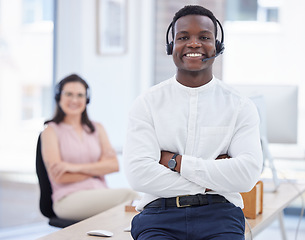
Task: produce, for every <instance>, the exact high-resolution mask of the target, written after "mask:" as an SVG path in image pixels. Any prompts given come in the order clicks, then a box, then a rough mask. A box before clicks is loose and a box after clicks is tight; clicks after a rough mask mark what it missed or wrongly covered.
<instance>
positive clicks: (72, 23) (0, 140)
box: [0, 0, 305, 230]
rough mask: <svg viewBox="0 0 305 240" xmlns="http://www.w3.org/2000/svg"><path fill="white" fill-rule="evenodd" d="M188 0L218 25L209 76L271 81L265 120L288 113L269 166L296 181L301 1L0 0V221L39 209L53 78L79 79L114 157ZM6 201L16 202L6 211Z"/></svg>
mask: <svg viewBox="0 0 305 240" xmlns="http://www.w3.org/2000/svg"><path fill="white" fill-rule="evenodd" d="M187 4H200V5H203V6H205V7H207V8H208V9H210V10H212V12H213V13H214V14H215V16H216V17H217V18H218V19H219V20H220V21H221V22H222V24H223V28H224V32H225V34H224V43H225V51H224V54H223V55H221V56H219V57H218V58H217V59H216V60H215V64H214V74H215V76H216V77H218V78H220V79H222V80H223V81H224V82H226V83H228V84H232V85H236V86H240V85H243V86H244V85H247V86H250V88H251V89H252V90H253V89H256V87H258V89H261V87H264V86H266V88H269V89H270V87H271V89H273V91H271V92H270V91H269V92H268V97H267V98H268V99H271V100H270V101H273V102H272V104H273V105H272V106H271V107H270V106H269V108H267V110H268V112H267V115H268V116H269V119H268V120H269V126H270V125H273V126H277V125H276V123H277V122H278V121H279V120H280V119H279V118H286V117H287V121H285V124H286V125H279V126H277V128H276V130H273V131H274V132H277V133H279V132H283V136H280V137H278V138H277V136H276V137H272V136H271V133H270V134H269V133H268V134H269V135H270V138H272V139H269V140H270V149H271V152H272V154H273V156H274V157H275V165H276V166H277V168H278V169H279V172H280V173H281V174H279V175H282V176H283V177H284V178H290V177H293V178H298V179H305V177H304V174H305V173H304V169H305V157H304V156H305V154H304V150H305V131H304V123H305V119H304V118H305V100H304V96H305V94H304V91H305V81H304V62H303V60H302V59H303V57H302V56H303V54H304V53H305V44H303V43H304V42H305V28H304V26H303V23H304V22H305V15H304V14H303V12H304V9H305V2H303V1H300V0H197V1H195V0H194V1H185V0H166V1H164V0H0V229H1V228H9V227H16V226H20V225H23V224H25V223H31V222H34V223H35V222H39V221H42V220H45V219H44V218H43V217H42V216H41V215H40V213H39V210H38V192H37V191H38V189H37V178H36V174H35V150H36V144H37V137H38V135H39V133H40V132H41V131H42V130H43V127H44V126H43V122H44V121H45V120H47V119H50V118H51V117H52V115H53V109H54V86H55V84H56V82H58V81H60V80H61V79H62V78H63V77H65V76H67V75H69V74H71V73H77V74H79V75H81V76H82V77H83V78H84V79H86V81H87V82H88V83H89V85H90V89H91V102H90V105H89V106H88V110H89V115H90V117H91V118H92V119H93V120H95V121H99V122H101V123H102V124H103V125H104V126H105V128H106V130H107V132H108V135H109V137H110V140H111V142H112V144H113V146H114V147H115V149H116V150H117V152H118V154H119V156H120V154H121V152H122V147H123V145H124V139H125V129H126V124H127V122H126V121H127V115H128V111H129V108H130V106H131V104H132V103H133V101H134V99H135V98H136V97H137V96H138V95H139V94H140V93H142V92H143V91H145V90H146V89H147V88H149V87H150V86H152V85H154V84H157V83H159V82H161V81H163V80H165V79H167V78H169V77H171V76H173V74H174V73H175V66H174V64H173V63H172V59H171V56H167V55H166V53H165V37H166V36H165V33H166V30H167V27H168V25H169V23H170V22H171V19H172V17H173V15H174V13H175V12H176V11H177V10H179V9H180V8H181V7H183V6H184V5H187ZM219 37H220V36H219ZM251 86H252V87H253V88H252V87H251ZM291 89H293V90H291ZM283 106H284V107H283ZM289 109H296V111H293V112H292V113H291V112H288V113H287V112H285V111H286V110H287V111H289ZM280 114H282V115H280ZM272 116H273V117H272ZM279 116H283V117H279ZM271 118H272V123H271V122H270V121H271V120H270V119H271ZM285 129H286V130H287V131H285ZM267 130H268V129H267ZM280 138H281V139H280ZM120 159H121V156H120ZM281 169H282V170H281ZM109 179H110V186H112V187H121V186H128V184H127V183H126V181H125V179H124V175H123V173H118V174H114V175H113V176H110V177H109ZM31 194H32V195H31ZM11 199H14V200H11ZM21 202H22V205H24V206H26V207H25V208H27V211H28V212H29V214H28V213H26V212H24V211H25V210H23V209H24V206H22V207H21V206H19V205H20V203H21ZM9 203H10V204H12V203H16V204H17V205H16V206H15V207H14V210H9V207H8V205H7V204H9ZM18 204H19V205H18ZM295 205H296V206H297V207H300V204H299V203H296V204H295ZM19 207H20V209H19ZM8 215H9V216H10V218H9V219H11V220H9V219H8V217H7V216H8ZM303 230H304V229H303Z"/></svg>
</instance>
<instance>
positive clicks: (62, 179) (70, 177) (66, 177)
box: [53, 172, 92, 184]
mask: <svg viewBox="0 0 305 240" xmlns="http://www.w3.org/2000/svg"><path fill="white" fill-rule="evenodd" d="M91 177H92V176H90V175H86V174H82V173H69V172H66V173H63V174H62V175H61V176H58V177H55V178H53V179H54V181H55V182H56V183H58V184H67V183H75V182H80V181H83V180H86V179H88V178H91Z"/></svg>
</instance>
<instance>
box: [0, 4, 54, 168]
mask: <svg viewBox="0 0 305 240" xmlns="http://www.w3.org/2000/svg"><path fill="white" fill-rule="evenodd" d="M53 5H54V0H22V1H16V0H1V2H0V19H1V20H0V69H1V71H0V132H1V134H0V159H1V161H0V171H17V172H20V171H22V172H24V171H26V172H33V171H34V170H35V164H34V162H35V149H36V141H37V137H38V134H39V132H40V131H41V130H42V129H43V121H44V120H45V119H46V118H49V117H50V113H51V112H52V109H51V108H52V95H53V94H52V89H53V88H52V82H53V76H52V73H53V19H52V16H53V15H54V14H53V11H54V10H53Z"/></svg>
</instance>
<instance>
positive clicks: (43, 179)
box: [36, 134, 56, 218]
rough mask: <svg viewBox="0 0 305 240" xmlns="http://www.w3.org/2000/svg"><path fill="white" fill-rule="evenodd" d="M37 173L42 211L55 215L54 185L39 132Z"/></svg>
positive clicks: (47, 214) (51, 215)
mask: <svg viewBox="0 0 305 240" xmlns="http://www.w3.org/2000/svg"><path fill="white" fill-rule="evenodd" d="M36 173H37V177H38V182H39V187H40V200H39V207H40V211H41V213H42V214H43V215H44V216H45V217H47V218H52V217H55V216H56V214H55V213H54V211H53V201H52V187H51V183H50V180H49V177H48V173H47V170H46V167H45V165H44V162H43V158H42V154H41V134H39V137H38V141H37V148H36Z"/></svg>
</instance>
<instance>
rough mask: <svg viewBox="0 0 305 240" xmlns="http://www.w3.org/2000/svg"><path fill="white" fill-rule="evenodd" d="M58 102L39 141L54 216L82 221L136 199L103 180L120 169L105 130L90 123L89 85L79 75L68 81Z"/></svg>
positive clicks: (61, 87)
mask: <svg viewBox="0 0 305 240" xmlns="http://www.w3.org/2000/svg"><path fill="white" fill-rule="evenodd" d="M55 100H56V113H55V116H54V118H53V119H51V120H48V121H46V122H45V124H46V125H47V127H46V128H45V130H44V131H43V132H42V135H41V136H42V156H43V159H44V163H45V165H46V169H47V172H48V176H49V178H50V182H51V185H52V190H53V194H52V199H53V210H54V212H55V213H56V215H57V216H58V217H60V218H65V219H71V220H83V219H85V218H88V217H91V216H93V215H95V214H98V213H100V212H103V211H105V210H107V209H109V208H112V207H114V206H116V205H118V204H120V203H122V202H124V201H127V200H133V199H135V198H137V196H138V195H137V193H136V192H134V191H132V190H131V189H109V188H107V184H106V182H105V178H104V176H105V175H106V174H108V173H113V172H117V171H118V170H119V164H118V159H117V156H116V153H115V151H114V149H113V148H112V146H111V144H110V141H109V139H108V136H107V133H106V131H105V129H104V128H103V126H102V125H101V124H100V123H97V122H93V121H91V120H90V119H89V117H88V114H87V109H86V106H87V104H88V103H89V101H90V96H89V86H88V84H87V83H86V82H85V81H84V80H83V79H82V78H81V77H79V76H78V75H76V74H73V75H70V76H67V77H66V78H64V79H63V80H62V81H60V82H59V83H58V85H57V88H56V95H55Z"/></svg>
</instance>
